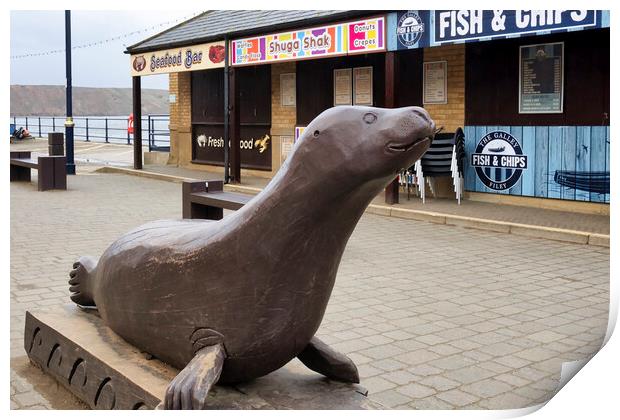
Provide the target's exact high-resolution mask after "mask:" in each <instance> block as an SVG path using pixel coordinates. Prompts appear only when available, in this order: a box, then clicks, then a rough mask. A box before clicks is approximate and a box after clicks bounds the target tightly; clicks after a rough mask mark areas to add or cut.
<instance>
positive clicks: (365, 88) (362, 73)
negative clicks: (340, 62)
mask: <svg viewBox="0 0 620 420" xmlns="http://www.w3.org/2000/svg"><path fill="white" fill-rule="evenodd" d="M353 98H354V100H353V104H354V105H368V106H372V67H356V68H354V69H353Z"/></svg>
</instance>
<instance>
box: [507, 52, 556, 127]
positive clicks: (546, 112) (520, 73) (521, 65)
mask: <svg viewBox="0 0 620 420" xmlns="http://www.w3.org/2000/svg"><path fill="white" fill-rule="evenodd" d="M558 44H560V45H562V58H561V60H560V65H561V66H562V71H561V76H560V77H561V78H562V80H561V89H560V110H559V111H523V110H522V109H521V93H522V92H521V83H522V72H523V62H522V61H521V58H522V54H521V51H522V50H523V49H524V48H529V47H536V46H538V45H558ZM564 51H565V49H564V41H561V42H542V43H538V44H529V45H520V46H519V87H518V89H519V103H518V104H517V108H518V113H519V114H525V115H527V114H563V113H564V61H565V60H564V57H565V55H566V54H565V53H564Z"/></svg>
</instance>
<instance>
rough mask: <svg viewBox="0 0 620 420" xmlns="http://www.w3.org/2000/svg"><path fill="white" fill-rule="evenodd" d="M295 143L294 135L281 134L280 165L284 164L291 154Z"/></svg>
mask: <svg viewBox="0 0 620 420" xmlns="http://www.w3.org/2000/svg"><path fill="white" fill-rule="evenodd" d="M293 144H294V138H293V136H280V165H282V164H283V163H284V161H285V160H286V158H287V157H288V156H289V155H290V154H291V151H292V150H293Z"/></svg>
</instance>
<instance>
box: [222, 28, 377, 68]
mask: <svg viewBox="0 0 620 420" xmlns="http://www.w3.org/2000/svg"><path fill="white" fill-rule="evenodd" d="M384 26H385V19H384V18H383V17H377V18H372V19H365V20H361V21H356V22H348V23H340V24H336V25H328V26H319V27H315V28H310V29H302V30H298V31H290V32H281V33H277V34H271V35H264V36H257V37H252V38H245V39H238V40H234V41H232V46H231V53H232V57H231V63H232V65H233V66H239V65H244V64H257V63H268V62H273V61H283V60H303V59H307V58H320V57H329V56H338V55H346V54H355V53H370V52H380V51H385V36H384Z"/></svg>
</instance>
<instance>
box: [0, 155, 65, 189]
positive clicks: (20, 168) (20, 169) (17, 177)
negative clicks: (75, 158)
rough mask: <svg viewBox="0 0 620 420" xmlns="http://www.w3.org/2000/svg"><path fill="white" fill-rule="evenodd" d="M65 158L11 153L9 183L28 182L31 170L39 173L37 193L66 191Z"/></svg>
mask: <svg viewBox="0 0 620 420" xmlns="http://www.w3.org/2000/svg"><path fill="white" fill-rule="evenodd" d="M66 165H67V158H66V157H65V156H38V157H37V159H36V160H35V159H32V157H31V156H30V152H11V182H13V181H26V182H30V181H31V178H30V174H31V170H32V169H36V170H37V171H39V174H38V181H39V186H38V187H39V191H46V190H66V189H67V166H66Z"/></svg>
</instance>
